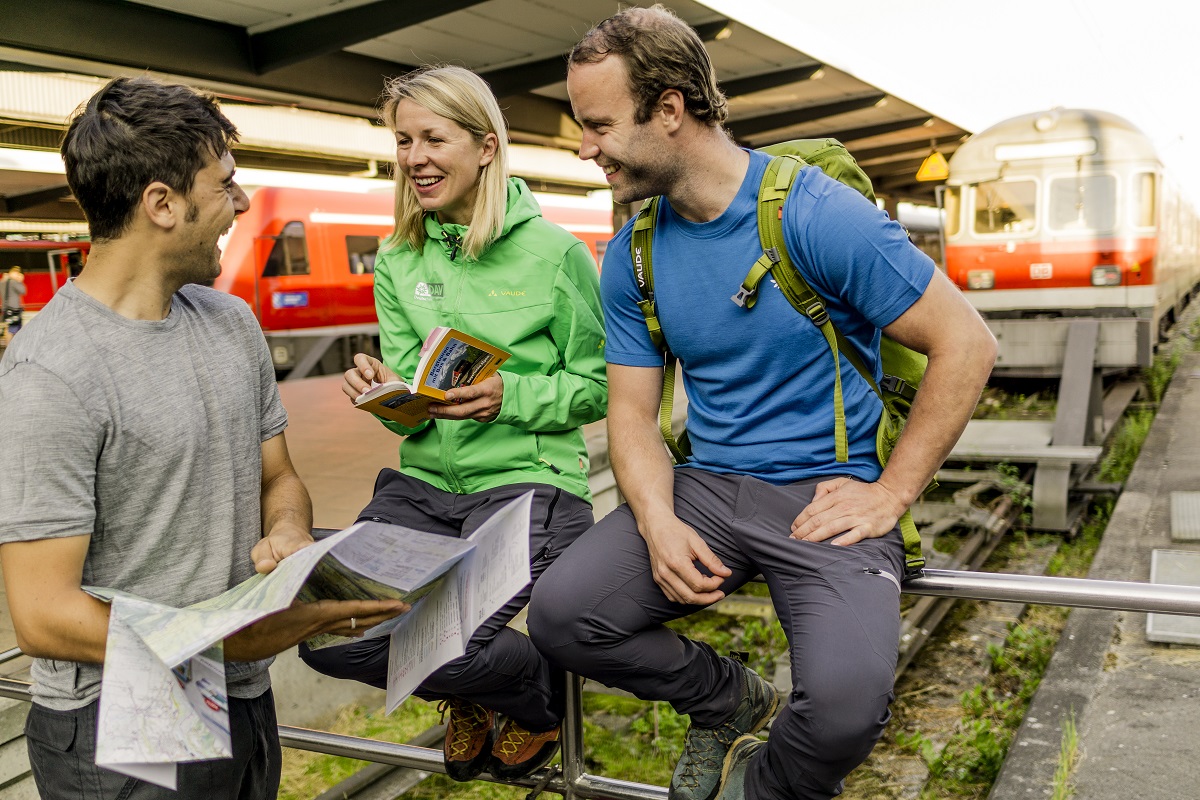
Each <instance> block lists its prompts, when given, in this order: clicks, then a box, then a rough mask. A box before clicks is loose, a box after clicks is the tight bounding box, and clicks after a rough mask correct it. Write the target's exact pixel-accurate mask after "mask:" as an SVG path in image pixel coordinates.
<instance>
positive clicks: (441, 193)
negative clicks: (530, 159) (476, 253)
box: [395, 97, 497, 225]
mask: <svg viewBox="0 0 1200 800" xmlns="http://www.w3.org/2000/svg"><path fill="white" fill-rule="evenodd" d="M395 130H396V165H397V166H398V167H399V169H400V174H401V175H402V176H403V178H404V180H406V181H408V184H409V186H411V187H412V190H413V191H414V192H415V193H416V195H417V202H419V203H420V204H421V208H423V209H425V210H426V211H436V212H437V214H438V217H439V218H440V219H441V221H442V222H452V223H455V224H457V225H470V224H471V216H472V214H473V213H474V211H475V195H476V192H477V190H478V185H479V176H480V173H481V171H482V170H483V168H484V167H485V166H487V165H488V164H490V163H491V161H492V159H493V158H495V156H496V143H497V138H496V134H494V133H488V134H486V135H485V136H484V137H483V141H482V142H481V141H478V140H477V139H476V138H475V137H474V136H472V135H471V133H470V132H469V131H468V130H467V129H465V128H463V127H462V126H461V125H459V124H458V123H457V122H455V121H454V120H452V119H448V118H446V117H443V116H439V115H438V114H435V113H433V112H432V111H430V110H429V109H427V108H425V107H424V106H421V105H418V104H417V103H416V102H415V101H413V100H411V99H409V98H407V97H406V98H404V99H403V100H401V101H400V102H399V103H397V104H396V128H395Z"/></svg>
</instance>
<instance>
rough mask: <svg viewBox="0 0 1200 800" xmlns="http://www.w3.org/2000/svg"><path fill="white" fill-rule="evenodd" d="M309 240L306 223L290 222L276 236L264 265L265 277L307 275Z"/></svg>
mask: <svg viewBox="0 0 1200 800" xmlns="http://www.w3.org/2000/svg"><path fill="white" fill-rule="evenodd" d="M308 273H309V266H308V242H307V241H306V240H305V238H304V223H303V222H289V223H288V224H286V225H284V226H283V230H282V231H281V232H280V233H279V235H278V236H276V237H275V244H274V245H272V247H271V254H270V255H269V256H267V263H266V266H264V267H263V277H264V278H276V277H278V276H280V275H307V274H308Z"/></svg>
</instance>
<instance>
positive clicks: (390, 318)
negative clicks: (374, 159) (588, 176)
mask: <svg viewBox="0 0 1200 800" xmlns="http://www.w3.org/2000/svg"><path fill="white" fill-rule="evenodd" d="M385 94H386V102H385V103H384V107H383V122H384V124H386V125H387V127H388V128H389V129H390V130H392V131H393V133H394V134H395V136H396V229H395V232H394V233H393V234H392V237H391V238H390V239H389V240H388V241H387V242H386V243H385V247H384V248H383V249H382V250H381V251H380V253H379V256H378V260H377V262H376V265H375V306H376V310H377V311H378V315H379V333H380V341H381V344H382V355H383V358H382V360H379V359H376V358H372V357H370V356H367V355H365V354H361V353H360V354H358V355H356V356H355V365H356V366H355V368H354V369H351V370H350V371H348V372H347V373H346V380H345V385H344V387H343V391H344V392H345V393H346V395H348V396H349V397H350V398H351V399H353V398H355V397H357V396H358V395H359V394H360V393H362V392H363V391H364V390H366V389H367V388H368V387H369V386H370V385H371V384H372V382H383V381H388V380H393V379H395V378H396V376H398V375H412V374H413V373H414V371H415V369H416V365H417V361H418V359H419V354H420V349H421V344H422V342H423V340H424V339H425V337H426V336H427V335H428V334H429V332H430V331H431V330H432V329H433V328H435V327H437V326H439V325H448V326H453V327H456V328H458V329H460V330H462V331H464V332H465V333H468V334H470V335H472V336H475V337H477V338H479V339H483V340H485V341H487V342H490V343H492V344H494V345H496V346H498V347H500V348H502V349H504V350H507V351H509V352H510V353H511V354H512V356H511V358H509V360H508V361H507V362H506V363H505V365H504V367H503V369H502V370H501V371H500V372H499V373H498V374H496V375H494V376H492V377H491V378H488V379H487V380H485V381H482V382H481V383H478V384H475V385H471V386H461V387H456V388H451V389H450V390H449V391H448V392H447V393H446V400H447V403H446V404H435V405H433V406H431V409H430V413H431V416H432V419H431V420H430V421H428V422H426V423H424V424H422V425H421V426H419V427H417V428H405V427H403V426H401V425H398V424H397V423H394V422H387V421H384V423H383V424H384V425H386V426H387V427H388V428H389V429H390V430H391V431H392V432H394V433H396V434H398V435H401V436H404V437H406V438H405V439H404V441H403V442H402V443H401V445H400V469H399V470H398V471H397V470H394V469H385V470H383V471H382V472H381V473H380V475H379V478H378V480H377V481H376V484H375V493H374V497H373V499H372V500H371V502H370V503H369V504H368V505H367V507H366V508H364V509H363V511H362V514H361V515H360V519H372V520H379V521H382V522H389V523H394V524H399V525H406V526H408V527H412V528H418V529H421V530H427V531H432V532H435V533H439V534H443V535H446V536H459V537H461V536H467V535H469V534H470V533H471V532H472V531H474V530H475V529H476V528H478V527H479V525H480V524H481V523H482V522H483V521H484V520H486V519H487V518H488V517H489V516H490V515H491V514H492V513H493V512H494V511H495V510H497V509H498V508H499V507H500V506H502V505H503V504H505V503H507V502H509V501H510V500H512V499H513V498H515V497H517V496H519V495H521V494H524V493H525V492H529V491H532V492H533V507H532V513H531V519H530V540H529V552H530V553H531V554H532V562H531V564H530V572H531V574H532V577H533V581H537V580H538V578H539V576H540V575H541V574H542V573H543V571H545V569H546V567H548V566H549V565H550V564H551V563H552V562H553V561H554V559H555V558H557V557H558V556H559V555H560V554H561V553H562V552H563V551H564V550H565V549H566V548H567V546H568V545H570V544H571V542H573V541H574V540H575V539H576V538H577V537H578V536H579V535H580V534H581V533H582V532H583V531H585V530H587V529H588V528H590V527H591V525H592V522H593V517H592V507H591V503H590V500H591V493H590V490H589V488H588V471H589V470H588V453H587V447H586V446H585V443H584V438H583V431H582V429H581V426H582V425H584V424H585V423H588V422H593V421H595V420H598V419H600V418H602V417H603V416H604V414H605V411H606V408H607V400H608V397H607V383H606V380H605V368H604V326H603V322H602V318H601V312H600V298H599V281H598V277H597V269H596V265H595V262H594V261H593V260H592V257H591V255H590V253H589V251H588V249H587V247H586V246H585V245H584V244H583V243H582V242H580V241H579V240H578V239H576V238H575V237H573V236H572V235H571V234H570V233H567V232H566V231H564V230H563V229H561V228H559V227H558V226H556V225H554V224H552V223H550V222H547V221H546V220H545V219H543V218H542V216H541V212H540V210H539V208H538V205H537V202H536V201H535V200H534V198H533V195H532V194H531V193H530V191H529V187H527V186H526V185H525V183H524V182H523V181H521V180H520V179H518V178H506V175H507V173H508V159H507V148H508V141H507V139H508V133H507V130H506V128H505V124H504V119H503V117H502V116H501V113H500V108H499V106H498V105H497V103H496V99H495V97H493V96H492V93H491V90H490V89H489V88H488V86H487V84H486V83H485V82H484V81H483V80H482V79H481V78H479V77H478V76H477V75H475V74H474V73H472V72H469V71H467V70H465V69H461V68H459V67H433V68H426V69H422V70H418V71H416V72H413V73H411V74H409V75H406V76H403V77H401V78H398V79H397V80H395V81H393V82H391V83H389V84H388V86H387V89H386V92H385ZM431 286H433V287H437V288H439V289H441V290H442V291H432V292H431V291H430V287H431ZM531 589H532V583H531V585H530V586H527V587H526V588H525V589H524V590H523V591H522V592H520V593H519V594H517V595H516V596H515V597H514V598H513V599H512V600H511V601H510V602H509V603H508V604H507V605H505V606H504V608H502V609H501V610H500V611H499V612H498V613H497V614H495V615H494V616H493V617H492V618H491V619H489V620H487V621H486V622H484V624H483V625H482V626H480V628H479V629H478V630H477V631H476V632H475V634H474V635H473V636H472V637H471V640H470V642H469V643H468V644H467V648H466V650H467V652H466V654H465V655H463V656H462V657H460V658H458V659H455V660H453V661H451V662H450V663H448V664H446V665H445V666H443V667H442V668H440V669H439V670H438V671H437V672H435V673H434V674H433V675H432V676H431V677H429V678H428V679H427V680H426V681H425V682H424V683H423V684H422V685H421V686H420V688H419V689H418V690H417V695H418V696H419V697H423V698H425V699H428V700H440V701H442V702H443V706H442V708H443V711H448V712H449V723H448V726H447V730H446V738H445V742H444V757H445V765H446V772H447V774H449V775H450V777H451V778H454V779H455V780H459V781H466V780H470V779H472V778H474V777H475V776H477V775H479V774H480V772H482V771H483V770H485V769H486V770H488V771H490V772H491V773H492V774H493V775H495V776H497V777H501V778H518V777H521V776H524V775H527V774H529V773H531V772H533V771H534V770H536V769H538V768H539V767H541V766H542V765H544V764H546V763H547V762H548V761H549V760H550V759H551V758H552V757H553V755H554V753H555V751H556V750H557V748H558V737H559V730H560V722H561V720H562V716H563V713H564V698H563V696H562V690H563V685H562V684H563V681H562V680H561V677H560V676H556V675H555V674H554V673H553V672H552V670H551V667H550V665H549V664H548V663H547V661H546V659H545V658H543V657H542V655H541V654H540V653H538V651H537V650H536V649H535V648H534V647H533V645H532V644H531V643H530V641H529V638H528V637H527V636H525V635H524V634H522V633H519V632H517V631H516V630H514V629H513V628H510V627H507V625H506V623H507V622H508V621H509V620H511V619H512V618H513V617H514V616H515V615H516V614H517V612H518V611H520V610H521V608H522V607H523V606H524V605H525V603H526V601H527V600H528V598H529V593H530V591H531ZM300 655H301V658H303V659H304V661H305V662H306V663H308V664H309V665H310V666H312V667H313V668H314V669H316V670H318V671H320V672H322V673H325V674H327V675H333V676H337V677H343V678H353V679H356V680H360V681H363V682H365V683H369V684H371V685H374V686H378V687H383V686H384V685H385V682H386V679H387V658H388V642H387V639H386V638H383V639H380V640H368V641H363V642H358V643H355V644H352V645H347V646H342V647H334V648H326V649H320V650H309V649H307V648H304V647H302V648H301V650H300ZM498 715H499V716H501V717H503V724H500V723H499V719H498ZM497 729H498V730H497Z"/></svg>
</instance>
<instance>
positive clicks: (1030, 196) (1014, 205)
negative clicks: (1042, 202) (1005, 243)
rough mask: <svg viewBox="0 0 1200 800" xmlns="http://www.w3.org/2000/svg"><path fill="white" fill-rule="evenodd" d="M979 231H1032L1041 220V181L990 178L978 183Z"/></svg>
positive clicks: (977, 208) (976, 189)
mask: <svg viewBox="0 0 1200 800" xmlns="http://www.w3.org/2000/svg"><path fill="white" fill-rule="evenodd" d="M974 194H975V198H974V199H975V232H976V233H1028V232H1030V231H1032V230H1033V228H1034V225H1035V223H1036V222H1037V184H1035V183H1034V182H1033V181H1005V182H1001V181H989V182H987V183H980V184H977V185H976V186H975V193H974Z"/></svg>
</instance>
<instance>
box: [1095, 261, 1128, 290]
mask: <svg viewBox="0 0 1200 800" xmlns="http://www.w3.org/2000/svg"><path fill="white" fill-rule="evenodd" d="M1120 285H1121V268H1120V267H1115V266H1113V265H1111V264H1105V265H1103V266H1099V267H1092V286H1120Z"/></svg>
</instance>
